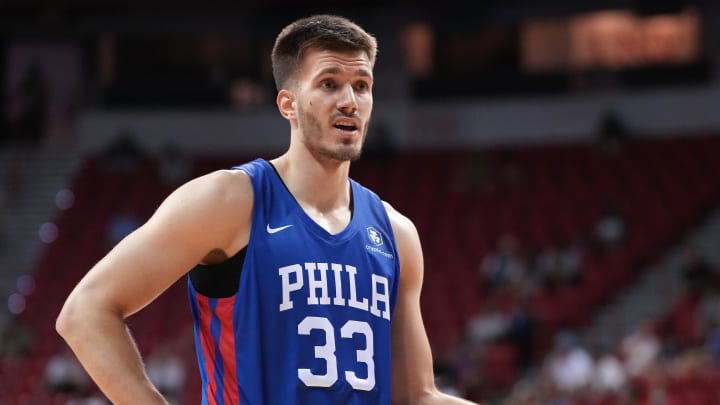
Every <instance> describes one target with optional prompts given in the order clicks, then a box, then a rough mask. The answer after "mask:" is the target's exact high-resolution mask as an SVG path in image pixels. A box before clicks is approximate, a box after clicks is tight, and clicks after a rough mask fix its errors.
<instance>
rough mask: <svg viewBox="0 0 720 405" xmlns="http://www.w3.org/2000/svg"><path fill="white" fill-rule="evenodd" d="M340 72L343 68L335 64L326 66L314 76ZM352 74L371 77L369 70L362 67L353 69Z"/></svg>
mask: <svg viewBox="0 0 720 405" xmlns="http://www.w3.org/2000/svg"><path fill="white" fill-rule="evenodd" d="M342 73H343V69H340V68H339V67H337V66H331V67H327V68H325V69H323V70H321V71H319V72H318V73H317V75H316V76H322V75H325V74H334V75H338V74H342ZM353 74H355V75H357V76H362V77H367V78H370V79H372V78H373V76H372V73H370V71H369V70H367V69H364V68H359V69H355V71H353Z"/></svg>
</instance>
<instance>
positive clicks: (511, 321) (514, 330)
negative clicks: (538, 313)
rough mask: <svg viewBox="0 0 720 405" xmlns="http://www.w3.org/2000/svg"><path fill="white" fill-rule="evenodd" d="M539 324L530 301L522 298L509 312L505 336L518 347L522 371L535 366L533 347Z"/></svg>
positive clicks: (519, 365) (519, 366)
mask: <svg viewBox="0 0 720 405" xmlns="http://www.w3.org/2000/svg"><path fill="white" fill-rule="evenodd" d="M538 326H539V323H538V320H537V319H536V318H535V316H534V315H533V313H532V310H531V308H530V301H529V300H527V299H520V301H519V302H518V304H517V305H516V306H515V307H513V309H512V310H511V312H510V314H509V317H508V321H507V328H506V333H505V337H504V338H505V339H507V341H509V342H510V343H511V344H513V345H514V346H515V347H516V348H517V353H518V363H517V368H518V370H520V371H521V372H528V371H530V369H531V368H532V366H533V362H534V350H533V348H534V346H535V337H536V332H537V330H538Z"/></svg>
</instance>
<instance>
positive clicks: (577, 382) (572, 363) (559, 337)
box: [543, 330, 595, 393]
mask: <svg viewBox="0 0 720 405" xmlns="http://www.w3.org/2000/svg"><path fill="white" fill-rule="evenodd" d="M594 370H595V366H594V362H593V358H592V356H591V355H590V353H589V352H588V351H587V349H585V348H584V347H583V346H582V345H581V344H580V343H579V342H578V339H577V336H576V335H575V333H574V332H572V331H570V330H560V331H558V333H557V334H556V335H555V341H554V345H553V348H552V351H551V352H550V353H549V354H548V355H547V357H546V359H545V364H544V369H543V372H544V373H545V374H546V375H547V376H548V378H549V379H550V381H552V383H553V385H554V386H556V387H557V388H558V389H559V390H560V391H562V392H566V393H574V392H577V391H580V390H583V389H585V388H587V387H589V385H590V383H591V382H592V378H593V372H594Z"/></svg>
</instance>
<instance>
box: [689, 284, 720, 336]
mask: <svg viewBox="0 0 720 405" xmlns="http://www.w3.org/2000/svg"><path fill="white" fill-rule="evenodd" d="M693 315H695V316H696V319H697V331H698V333H699V334H700V336H708V335H709V334H710V333H711V332H713V331H715V330H717V329H718V328H720V286H717V285H714V284H713V285H709V286H708V287H707V289H706V290H705V293H704V294H703V295H702V296H701V297H700V301H698V305H697V314H693Z"/></svg>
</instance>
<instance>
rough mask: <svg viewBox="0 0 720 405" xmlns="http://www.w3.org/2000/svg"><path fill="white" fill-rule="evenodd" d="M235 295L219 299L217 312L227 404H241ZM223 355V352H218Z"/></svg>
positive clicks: (225, 400)
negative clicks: (236, 343) (235, 326)
mask: <svg viewBox="0 0 720 405" xmlns="http://www.w3.org/2000/svg"><path fill="white" fill-rule="evenodd" d="M234 306H235V297H234V296H233V297H232V298H226V299H221V300H218V303H217V306H216V307H215V312H216V314H217V317H218V319H219V320H220V342H219V346H220V353H222V354H223V360H224V361H223V387H224V390H223V399H224V403H225V405H230V404H240V395H239V394H238V380H237V361H236V357H235V356H236V350H235V328H233V310H234ZM218 355H221V354H218Z"/></svg>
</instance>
